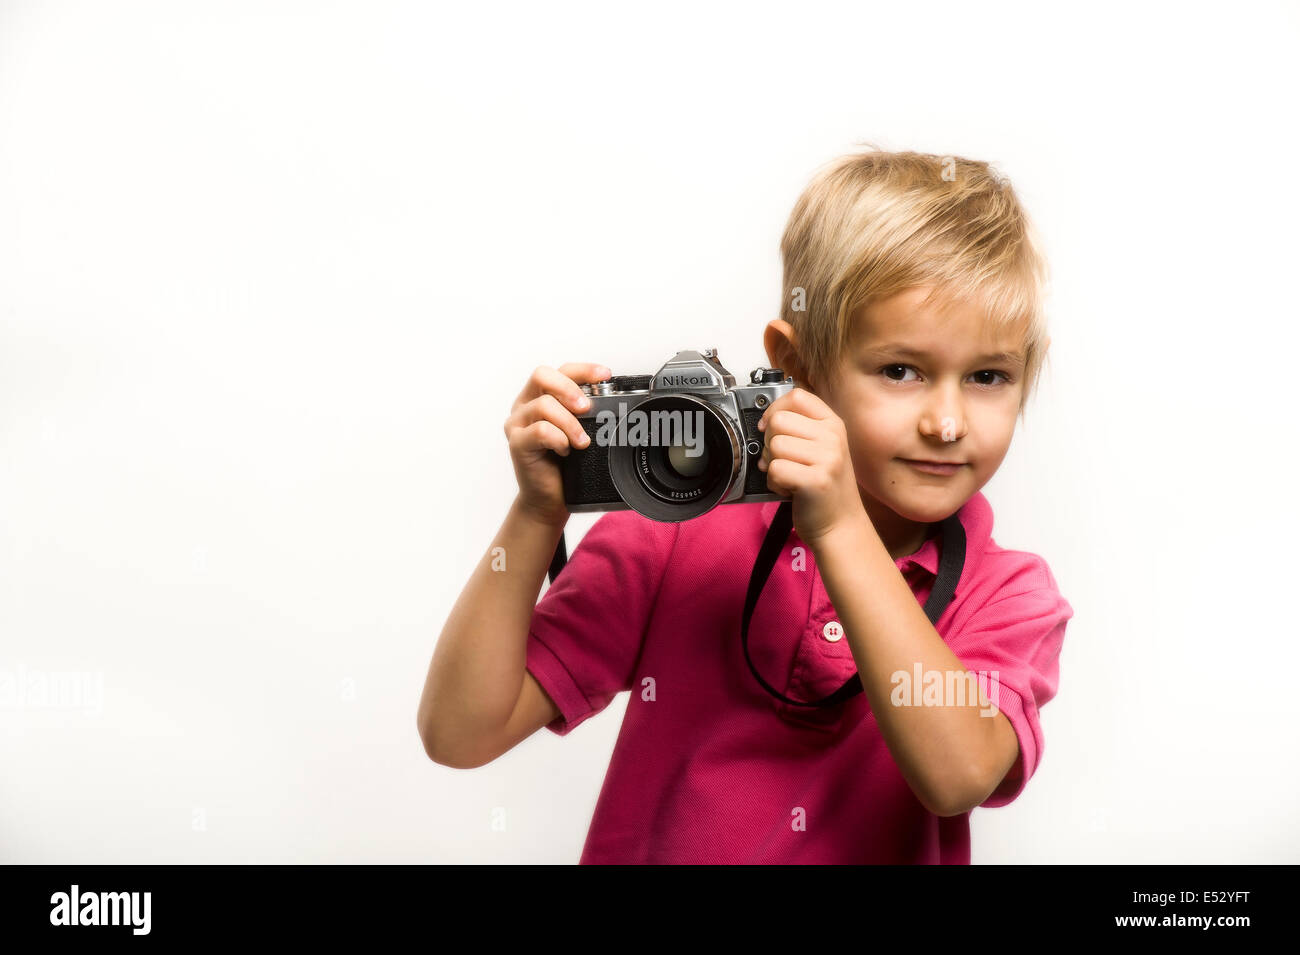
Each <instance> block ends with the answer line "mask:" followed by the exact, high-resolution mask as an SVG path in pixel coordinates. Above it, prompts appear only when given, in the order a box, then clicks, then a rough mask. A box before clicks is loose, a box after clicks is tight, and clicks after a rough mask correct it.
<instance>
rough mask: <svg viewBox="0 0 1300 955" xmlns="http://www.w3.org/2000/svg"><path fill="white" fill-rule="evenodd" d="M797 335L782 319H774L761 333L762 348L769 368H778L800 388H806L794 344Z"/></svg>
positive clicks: (806, 384) (797, 339)
mask: <svg viewBox="0 0 1300 955" xmlns="http://www.w3.org/2000/svg"><path fill="white" fill-rule="evenodd" d="M798 341H799V338H798V335H797V334H796V332H795V330H794V326H793V325H791V324H790V323H789V322H787V321H786V320H785V319H783V318H774V319H773V320H772V321H770V322H768V323H767V328H766V329H765V330H764V331H763V347H764V349H766V351H767V364H768V367H770V368H780V369H781V370H782V371H783V372H785V373H786V374H787V375H789V376H790V377H791V378H793V379H794V380H795V383H796V384H798V385H799V386H800V387H801V388H807V386H808V375H807V372H806V371H805V370H804V367H803V365H802V364H800V362H799V353H798V351H797V349H796V344H797V342H798Z"/></svg>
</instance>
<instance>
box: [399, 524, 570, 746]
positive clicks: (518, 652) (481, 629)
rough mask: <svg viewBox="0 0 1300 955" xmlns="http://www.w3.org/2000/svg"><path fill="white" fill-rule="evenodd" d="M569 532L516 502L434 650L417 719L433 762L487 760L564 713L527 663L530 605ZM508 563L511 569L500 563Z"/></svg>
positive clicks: (421, 735)
mask: <svg viewBox="0 0 1300 955" xmlns="http://www.w3.org/2000/svg"><path fill="white" fill-rule="evenodd" d="M563 532H564V523H563V522H559V523H557V522H555V521H553V520H548V519H545V518H542V517H540V516H538V515H536V514H535V513H534V512H532V511H530V510H528V509H527V508H526V507H525V506H524V505H522V504H521V503H520V501H519V499H518V498H516V499H515V501H514V503H513V504H512V505H511V507H510V511H509V513H508V514H507V515H506V519H505V521H504V522H503V523H502V525H501V529H500V530H499V531H498V532H497V534H496V537H495V538H493V541H492V543H491V545H490V546H489V547H488V548H487V551H486V552H485V554H484V555H483V557H482V559H481V560H480V561H479V563H478V566H477V567H476V568H475V569H474V573H473V575H472V576H471V577H470V579H469V582H468V583H467V584H466V585H465V589H464V590H463V591H461V594H460V597H459V598H458V599H457V601H456V604H455V606H454V607H453V608H452V611H451V614H450V615H449V616H448V618H447V622H446V624H445V625H444V626H443V628H442V634H441V635H440V636H439V638H438V643H437V645H436V647H435V648H434V652H433V659H432V661H431V662H430V664H429V673H428V676H427V677H426V679H425V683H424V692H423V693H422V694H421V696H420V707H419V712H418V715H417V720H416V722H417V725H418V727H419V731H420V739H421V740H422V741H423V743H424V748H425V752H426V753H427V754H428V756H429V758H430V759H432V760H433V761H434V762H436V763H440V764H442V765H444V766H452V767H455V768H458V769H470V768H473V767H476V766H482V765H483V764H485V763H489V762H491V761H492V760H494V759H496V758H497V757H498V756H500V755H501V754H502V753H504V752H505V751H506V750H508V749H510V748H511V747H513V746H514V745H515V744H517V743H518V742H519V741H520V740H522V739H524V738H526V737H528V736H529V735H531V734H532V733H534V732H536V731H537V730H538V729H540V728H541V727H543V726H545V725H546V724H547V723H549V722H551V721H552V720H554V719H555V718H556V717H557V716H558V715H559V709H558V708H557V707H556V705H555V704H554V703H553V702H552V701H551V700H550V698H549V697H547V696H546V694H545V692H543V690H542V689H541V687H540V686H539V685H538V683H537V681H536V680H535V679H533V677H532V676H531V674H529V673H528V672H527V671H526V670H525V668H524V662H525V652H526V646H527V641H528V627H529V621H530V620H531V619H532V614H533V607H534V605H535V603H536V600H537V594H538V592H539V591H540V589H541V586H542V580H543V578H544V577H545V575H546V571H547V568H549V567H550V564H551V558H552V556H553V555H554V553H555V547H556V544H557V543H558V542H559V539H560V535H561V534H562V533H563ZM498 547H501V548H504V553H502V552H501V551H496V548H498ZM494 551H495V553H494ZM503 560H504V569H494V565H495V567H496V568H501V567H502V563H503Z"/></svg>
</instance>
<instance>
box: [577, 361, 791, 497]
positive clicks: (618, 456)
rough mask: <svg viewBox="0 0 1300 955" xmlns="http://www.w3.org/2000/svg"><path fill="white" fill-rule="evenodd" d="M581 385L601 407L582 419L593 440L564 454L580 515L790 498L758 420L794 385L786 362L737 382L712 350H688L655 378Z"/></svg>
mask: <svg viewBox="0 0 1300 955" xmlns="http://www.w3.org/2000/svg"><path fill="white" fill-rule="evenodd" d="M581 387H582V391H583V393H584V394H586V395H587V396H588V397H589V398H590V399H591V407H590V408H589V409H588V410H587V411H585V412H583V413H582V414H580V415H577V418H578V421H579V422H580V423H581V424H582V427H583V430H585V431H586V432H587V437H589V438H590V439H591V443H590V444H588V445H587V446H586V447H585V448H577V447H571V448H570V451H569V453H568V455H557V457H559V460H560V469H561V472H562V474H563V478H564V502H565V505H566V507H567V508H568V509H569V510H570V511H571V512H583V511H615V510H627V509H629V508H630V509H632V510H635V511H637V512H638V513H640V514H642V515H644V516H645V517H648V518H650V519H651V520H656V521H664V522H677V521H685V520H690V519H691V518H692V517H699V516H700V515H701V514H704V513H706V512H708V511H710V510H712V509H713V508H714V507H715V506H717V505H719V504H740V503H747V502H752V501H779V500H783V498H782V497H781V496H780V495H778V494H776V493H775V492H773V491H772V490H771V489H769V488H768V486H767V475H766V474H765V473H764V472H763V471H760V470H759V469H758V461H759V458H760V457H761V456H762V454H763V432H761V431H759V430H758V427H757V425H758V419H759V418H761V417H762V416H763V412H764V411H766V410H767V408H768V406H769V405H771V403H772V402H773V401H775V400H776V399H777V398H779V397H781V395H783V394H785V393H786V392H788V391H790V390H791V389H793V388H794V380H793V379H791V378H787V377H786V376H785V374H784V373H783V372H782V371H781V369H779V368H755V369H754V370H753V371H752V372H751V373H750V383H749V384H747V385H739V386H737V384H736V379H735V378H734V377H733V376H732V374H731V372H729V371H727V369H726V368H724V367H723V366H722V363H721V362H719V361H718V352H717V349H716V348H710V349H707V350H705V351H703V352H698V351H680V352H678V353H677V354H676V355H674V356H673V357H672V358H671V359H670V360H668V361H667V362H665V363H664V364H663V366H662V367H661V368H660V369H659V370H658V371H656V372H655V373H654V374H653V375H614V376H613V377H611V378H608V379H606V380H605V381H600V382H596V383H594V384H584V385H582V386H581ZM552 453H554V452H552Z"/></svg>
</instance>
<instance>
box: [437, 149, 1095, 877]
mask: <svg viewBox="0 0 1300 955" xmlns="http://www.w3.org/2000/svg"><path fill="white" fill-rule="evenodd" d="M781 251H782V256H783V259H784V266H785V292H786V297H785V303H784V306H783V315H782V318H780V319H777V320H775V321H773V322H772V323H770V324H769V326H768V327H767V329H766V332H765V336H764V345H765V347H766V351H767V355H768V360H769V364H770V365H772V366H774V367H780V368H781V369H783V370H784V371H785V372H786V374H788V375H791V376H792V377H793V378H794V379H795V383H796V385H797V387H796V388H795V389H794V390H793V391H791V392H789V393H787V394H785V395H783V396H782V397H781V398H780V399H778V400H777V401H775V402H773V403H772V405H771V406H770V407H769V408H768V409H767V411H766V412H765V413H764V416H763V421H762V427H763V434H764V444H765V447H764V451H763V462H762V464H760V467H761V468H762V469H764V470H765V471H766V473H767V477H768V484H769V486H770V487H771V488H772V489H773V490H775V491H777V492H778V493H780V494H782V495H783V496H784V497H786V498H787V503H780V504H778V503H775V502H768V503H761V504H737V505H722V506H719V507H715V508H714V509H713V510H712V511H710V512H708V513H706V514H705V515H703V516H701V517H699V518H696V519H694V520H691V521H686V522H681V523H677V524H666V523H659V522H655V521H650V520H648V519H646V518H643V517H642V516H641V515H639V514H637V513H636V512H634V511H613V512H609V513H606V514H604V515H603V516H602V517H601V518H600V519H599V520H598V521H597V522H596V524H595V525H594V526H593V527H592V529H591V530H590V531H589V532H588V533H587V535H586V536H585V537H584V538H583V539H582V541H581V543H580V545H579V546H578V547H577V548H576V549H575V551H574V554H573V556H572V558H571V560H570V561H569V563H568V564H567V565H566V566H565V568H564V570H563V571H562V572H561V573H560V575H559V576H558V577H557V578H556V579H555V581H554V583H553V585H552V586H551V588H550V589H549V590H548V591H547V593H546V595H545V596H544V597H543V599H542V600H541V601H540V602H538V603H537V604H536V606H534V605H533V603H534V601H535V600H536V594H537V592H538V589H539V588H540V585H541V580H542V577H543V575H544V573H545V572H546V569H547V566H548V564H549V563H550V560H551V557H552V554H553V552H554V550H555V546H556V543H557V541H558V540H559V537H560V534H561V533H562V531H563V527H564V522H565V520H566V519H567V516H568V515H567V511H566V510H565V509H564V506H563V495H562V492H561V489H560V483H559V467H558V462H557V461H556V460H555V459H554V458H553V456H552V455H550V454H549V452H552V451H553V452H555V453H558V454H567V453H568V450H569V446H570V442H573V443H574V444H575V445H578V446H583V445H585V434H584V433H583V431H582V429H581V427H580V426H579V425H578V422H577V419H576V418H575V417H574V412H575V411H578V412H580V411H582V410H584V404H583V397H582V395H581V392H580V391H579V390H578V388H577V383H578V382H581V381H599V380H602V379H603V378H606V377H608V376H609V370H608V369H606V368H603V367H601V366H596V365H579V364H573V365H565V366H563V367H561V368H560V369H558V370H556V369H550V368H545V367H542V368H539V369H537V370H536V371H535V372H534V374H533V377H532V378H531V379H530V381H529V383H528V385H527V386H526V387H525V389H524V390H523V391H522V392H521V394H520V396H519V399H518V400H517V401H516V402H515V406H514V409H513V411H512V414H511V416H510V417H509V418H508V419H507V421H506V426H505V430H506V434H507V436H508V438H509V441H510V447H511V454H512V460H513V462H514V466H515V472H516V477H517V479H518V482H519V487H520V493H519V496H518V497H517V498H516V501H515V504H514V506H513V507H512V508H511V512H510V514H509V515H508V516H507V518H506V521H505V523H504V524H503V526H502V529H501V531H500V532H499V533H498V535H497V538H496V540H495V541H494V542H493V548H489V552H488V554H487V555H485V557H484V560H483V562H481V563H480V565H479V567H478V569H477V570H476V571H475V573H474V576H473V577H472V578H471V580H470V582H469V584H468V585H467V587H466V589H465V591H464V592H463V593H462V595H461V597H460V599H459V600H458V602H457V604H456V606H455V608H454V609H453V611H452V614H451V616H450V617H449V619H448V622H447V624H446V626H445V628H444V630H443V633H442V636H441V637H440V639H439V642H438V645H437V647H436V649H435V652H434V657H433V661H432V663H431V664H430V669H429V674H428V678H427V682H426V685H425V689H424V694H423V696H422V698H421V702H420V711H419V716H418V724H419V727H420V732H421V737H422V739H423V741H424V743H425V748H426V751H427V752H428V754H429V756H430V758H432V759H433V760H435V761H436V762H439V763H442V764H444V765H448V766H456V767H463V768H468V767H474V766H480V765H483V764H484V763H486V762H489V761H491V760H492V759H495V758H496V756H498V755H500V754H501V753H502V752H505V751H506V750H507V749H509V748H510V747H512V746H514V745H515V744H516V743H518V742H519V741H520V740H521V739H523V738H524V737H526V736H528V735H529V734H531V733H532V732H534V731H536V730H537V729H538V728H540V727H542V726H546V727H547V728H548V729H550V730H552V731H553V732H555V733H557V734H560V735H564V734H567V733H568V732H570V731H572V730H573V728H574V727H576V726H577V725H578V724H580V723H581V722H582V721H583V720H585V719H587V718H588V717H590V716H592V715H594V714H595V713H597V712H599V711H600V710H601V709H603V708H604V707H605V706H606V705H608V703H609V702H610V700H611V699H612V698H613V696H614V694H615V693H617V692H619V691H621V690H631V691H633V692H632V696H631V699H630V700H629V704H628V710H627V715H626V717H625V719H624V722H623V726H622V728H621V730H620V733H619V737H618V741H617V743H616V745H615V749H614V753H613V756H612V758H611V761H610V767H609V770H608V773H607V774H606V777H605V782H604V785H603V787H602V790H601V794H600V799H599V802H598V803H597V806H596V810H595V813H594V816H593V819H592V824H591V828H590V831H589V833H588V836H587V841H586V845H585V847H584V849H583V854H582V858H581V861H582V862H584V863H746V862H778V863H864V862H871V863H904V862H909V863H919V862H925V863H969V862H970V830H969V812H970V810H972V809H973V808H975V807H976V806H990V807H992V806H1001V805H1006V804H1007V803H1009V802H1011V801H1012V800H1013V799H1014V798H1015V797H1016V796H1017V795H1019V793H1020V792H1021V790H1022V789H1023V788H1024V786H1025V783H1026V782H1027V781H1028V779H1029V777H1030V776H1031V775H1032V774H1033V772H1034V770H1035V769H1036V767H1037V765H1038V762H1039V760H1040V759H1041V754H1042V749H1043V736H1042V731H1041V728H1040V724H1039V717H1038V710H1039V708H1040V707H1041V706H1042V705H1043V704H1045V703H1046V702H1047V701H1048V700H1050V699H1051V698H1052V697H1053V696H1054V695H1055V693H1056V687H1057V681H1058V671H1057V659H1058V656H1059V653H1060V649H1061V643H1062V640H1063V638H1064V632H1065V626H1066V621H1067V620H1069V618H1070V617H1071V616H1072V615H1073V611H1072V609H1071V608H1070V605H1069V604H1068V602H1067V601H1066V600H1065V599H1064V598H1063V597H1062V596H1061V595H1060V593H1059V591H1058V589H1057V586H1056V582H1055V580H1054V578H1053V577H1052V574H1051V571H1050V570H1049V568H1048V566H1047V564H1046V562H1045V561H1043V560H1042V558H1040V557H1037V556H1036V555H1034V554H1031V553H1026V552H1022V551H1012V550H1004V549H1003V548H1001V547H999V546H998V545H997V544H996V543H994V541H993V539H992V536H991V532H992V511H991V508H990V506H989V504H988V501H987V500H986V499H985V498H984V496H983V495H982V494H981V493H980V488H981V487H983V486H984V484H985V483H986V482H987V481H988V480H989V478H991V477H992V475H993V474H994V472H995V471H996V470H997V468H998V466H999V465H1000V464H1001V462H1002V460H1003V458H1004V457H1005V455H1006V452H1007V448H1008V446H1009V444H1010V441H1011V437H1012V434H1013V432H1014V430H1015V422H1016V418H1017V416H1018V415H1022V414H1023V411H1024V407H1025V402H1026V400H1027V398H1028V395H1029V392H1030V390H1031V389H1032V387H1033V384H1034V383H1035V381H1036V378H1037V375H1038V371H1039V369H1040V368H1041V364H1042V360H1043V356H1044V354H1045V352H1046V349H1047V346H1048V343H1049V339H1048V337H1047V335H1046V332H1045V328H1044V321H1043V312H1042V307H1041V295H1042V284H1043V280H1044V275H1045V267H1044V264H1043V261H1042V258H1041V255H1040V253H1039V251H1038V245H1037V242H1036V240H1035V237H1034V234H1033V231H1032V227H1031V225H1030V223H1029V221H1028V218H1027V216H1026V215H1025V213H1024V211H1023V210H1022V208H1021V207H1020V204H1019V202H1018V200H1017V199H1016V197H1015V195H1014V193H1013V192H1012V190H1011V189H1010V188H1009V187H1008V186H1007V185H1006V184H1005V183H1004V182H1003V181H1002V180H1001V179H999V178H998V177H996V176H995V175H993V174H992V173H991V172H990V170H989V168H988V166H987V165H986V164H984V163H980V162H976V161H972V160H967V159H961V158H955V157H946V158H945V157H937V156H928V155H923V154H918V153H911V152H906V153H883V152H879V151H873V152H867V153H862V154H856V155H850V156H845V157H842V158H840V159H838V160H836V161H834V162H833V163H831V164H829V165H828V166H827V167H826V168H824V169H823V170H822V171H821V172H820V173H819V174H818V175H817V176H816V177H814V179H813V181H812V182H811V183H810V184H809V186H808V187H807V189H806V190H805V191H804V193H803V195H802V196H801V197H800V198H799V200H798V202H797V203H796V205H795V208H794V211H793V213H792V215H791V217H790V221H789V223H788V225H787V228H786V232H785V235H784V237H783V239H782V243H781ZM781 508H785V509H786V510H785V511H784V512H780V513H779V509H781ZM782 517H789V518H791V519H792V523H793V527H792V529H790V530H789V531H787V530H786V528H787V527H788V526H789V525H788V524H786V525H782V524H781V523H779V520H778V519H779V518H782ZM769 529H771V532H772V533H771V535H770V536H772V537H774V538H775V540H774V542H773V546H775V545H779V546H780V551H779V553H777V556H776V559H775V561H774V563H773V564H772V565H771V570H770V575H769V576H768V578H767V580H766V583H765V584H764V585H763V587H762V590H761V593H760V596H759V598H758V600H757V604H756V605H753V606H752V607H751V609H752V611H753V613H752V618H750V617H746V621H747V632H746V640H747V642H746V645H745V647H741V646H739V645H738V644H740V643H741V639H740V636H739V634H740V630H741V618H742V609H743V608H744V607H745V606H746V598H747V595H748V588H749V584H750V574H751V570H752V569H753V568H754V565H755V561H756V555H759V554H760V551H761V549H762V548H763V546H764V541H765V538H766V537H768V536H769ZM787 535H788V536H787ZM495 548H505V551H504V553H505V554H506V555H508V560H509V562H510V565H509V567H508V568H507V569H505V570H504V572H496V571H494V570H492V569H490V568H491V564H492V562H493V557H492V554H493V553H494V549H495ZM773 553H776V551H775V550H773ZM498 556H499V553H498ZM954 585H955V586H954ZM923 605H924V607H925V609H924V610H923V609H922V607H923ZM855 673H856V674H857V677H856V682H857V684H858V685H859V686H860V688H861V692H860V693H858V694H857V695H852V694H849V695H847V696H845V695H843V694H842V693H841V694H836V695H835V697H834V702H833V703H830V704H829V705H826V701H827V698H828V697H829V696H830V695H831V694H833V693H835V691H836V690H837V689H840V688H843V689H845V690H849V689H854V687H853V686H851V684H853V683H854V682H855V677H854V674H855ZM760 675H765V677H764V676H760ZM755 677H758V679H755ZM769 680H775V681H776V684H777V686H776V688H773V687H771V686H770V684H768V683H767V681H769ZM760 681H761V682H760ZM963 687H965V688H975V689H972V691H971V692H969V693H963V692H961V691H962V689H963ZM813 704H821V705H813Z"/></svg>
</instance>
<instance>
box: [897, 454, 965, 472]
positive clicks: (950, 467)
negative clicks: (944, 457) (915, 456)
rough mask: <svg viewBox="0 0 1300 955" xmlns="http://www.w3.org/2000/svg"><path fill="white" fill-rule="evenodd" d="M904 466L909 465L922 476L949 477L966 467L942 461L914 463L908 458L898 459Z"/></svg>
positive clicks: (957, 463) (958, 463) (961, 464)
mask: <svg viewBox="0 0 1300 955" xmlns="http://www.w3.org/2000/svg"><path fill="white" fill-rule="evenodd" d="M899 460H900V461H902V462H903V463H904V464H910V465H911V466H912V467H914V468H916V470H918V471H920V472H922V473H924V474H938V475H949V474H956V473H957V472H958V471H960V470H961V469H962V468H964V467H965V466H966V465H965V464H963V463H960V462H953V463H945V462H943V461H914V460H912V459H910V458H899Z"/></svg>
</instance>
